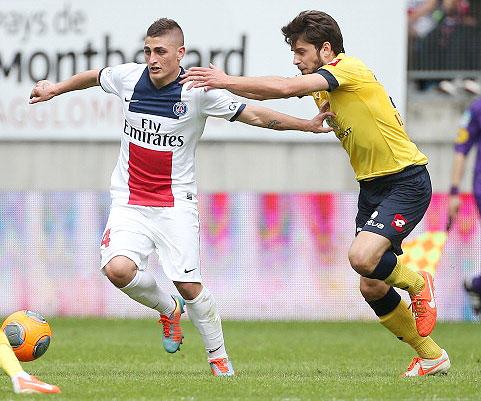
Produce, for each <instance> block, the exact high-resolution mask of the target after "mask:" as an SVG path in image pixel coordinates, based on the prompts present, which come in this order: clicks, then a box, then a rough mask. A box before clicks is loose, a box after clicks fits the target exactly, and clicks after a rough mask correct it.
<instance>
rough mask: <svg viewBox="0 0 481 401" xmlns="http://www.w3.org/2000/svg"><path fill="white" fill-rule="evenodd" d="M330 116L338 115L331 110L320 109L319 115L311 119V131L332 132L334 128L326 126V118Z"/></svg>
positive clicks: (317, 132)
mask: <svg viewBox="0 0 481 401" xmlns="http://www.w3.org/2000/svg"><path fill="white" fill-rule="evenodd" d="M328 117H336V115H335V114H334V113H332V112H330V111H324V112H323V111H322V110H321V111H320V112H319V114H317V116H315V117H314V118H313V119H312V120H311V121H310V126H311V128H310V129H309V131H311V132H314V133H315V134H321V133H326V132H331V131H333V129H332V128H331V127H329V126H327V127H324V120H325V119H326V118H328Z"/></svg>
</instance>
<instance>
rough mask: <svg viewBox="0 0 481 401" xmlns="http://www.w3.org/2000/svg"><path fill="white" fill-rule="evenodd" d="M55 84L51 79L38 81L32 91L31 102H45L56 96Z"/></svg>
mask: <svg viewBox="0 0 481 401" xmlns="http://www.w3.org/2000/svg"><path fill="white" fill-rule="evenodd" d="M54 88H55V84H53V83H52V82H50V81H38V82H37V83H36V84H35V86H34V87H33V89H32V92H31V93H30V100H29V103H30V104H34V103H39V102H45V101H47V100H50V99H52V98H53V97H54V96H55V91H54Z"/></svg>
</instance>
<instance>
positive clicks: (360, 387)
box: [0, 318, 481, 401]
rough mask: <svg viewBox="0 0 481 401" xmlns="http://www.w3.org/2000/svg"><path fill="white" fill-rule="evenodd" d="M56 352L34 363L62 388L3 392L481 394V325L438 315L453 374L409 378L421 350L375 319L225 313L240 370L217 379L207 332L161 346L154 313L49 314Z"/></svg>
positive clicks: (217, 396)
mask: <svg viewBox="0 0 481 401" xmlns="http://www.w3.org/2000/svg"><path fill="white" fill-rule="evenodd" d="M50 324H51V326H52V328H53V331H54V338H53V340H52V344H51V346H50V349H49V350H48V351H47V353H46V354H45V355H44V356H43V357H42V358H40V359H39V360H37V361H34V362H30V363H25V364H24V367H25V369H26V370H28V371H29V372H31V373H33V374H36V375H38V376H39V377H40V378H42V379H44V380H45V381H48V382H51V383H55V384H58V385H59V386H60V387H61V388H62V394H59V395H49V396H43V395H35V396H32V395H29V396H18V395H15V394H13V392H12V389H11V385H10V381H9V380H8V377H7V376H6V375H3V376H2V377H1V378H0V400H2V401H3V400H8V401H10V400H21V401H27V400H28V401H29V400H40V399H45V400H46V399H47V398H48V399H49V400H55V401H61V400H66V401H67V400H69V401H107V400H109V401H160V400H172V401H204V400H206V401H207V400H208V401H214V400H222V401H234V400H249V401H253V400H263V401H264V400H275V401H301V400H303V401H304V400H312V401H314V400H316V401H317V400H322V401H341V400H342V401H344V400H345V401H354V400H355V401H371V400H372V401H374V400H376V401H377V400H379V401H388V400H393V401H394V400H396V401H401V400H402V401H407V400H412V401H447V400H457V401H467V400H473V401H474V400H480V399H481V326H480V325H479V324H471V323H444V324H439V325H438V327H437V328H436V330H435V332H434V336H433V337H434V338H435V340H437V341H438V343H439V344H440V345H441V346H442V347H444V348H446V350H447V351H448V353H449V355H450V358H451V362H452V367H451V371H450V372H449V374H448V375H447V376H439V377H437V376H434V377H425V378H415V379H401V378H399V375H400V374H401V373H402V372H403V371H404V370H405V368H406V367H407V365H408V364H409V362H410V360H411V357H412V356H413V353H412V352H411V350H410V348H409V347H408V346H407V345H405V344H403V343H401V342H400V341H398V340H397V339H396V338H394V337H393V336H392V335H391V334H390V333H388V332H387V331H386V330H385V329H384V328H383V327H381V326H380V325H379V324H377V323H375V322H238V321H234V322H224V336H225V339H226V343H227V346H228V349H229V353H230V356H231V359H232V361H233V363H234V367H235V369H236V371H237V376H236V377H234V378H223V379H222V378H215V377H213V376H212V375H211V373H210V370H209V367H208V364H207V363H206V359H205V355H204V350H203V346H202V343H201V339H200V336H199V335H198V333H197V331H196V330H195V328H194V327H193V326H192V325H191V324H190V322H188V321H187V320H184V321H183V327H184V331H185V339H184V344H183V345H182V348H181V351H179V352H177V353H176V354H172V355H170V354H167V353H166V352H164V351H163V349H162V348H161V345H160V336H161V334H160V333H161V331H160V329H159V328H157V323H156V322H155V321H152V320H112V319H73V318H68V319H50Z"/></svg>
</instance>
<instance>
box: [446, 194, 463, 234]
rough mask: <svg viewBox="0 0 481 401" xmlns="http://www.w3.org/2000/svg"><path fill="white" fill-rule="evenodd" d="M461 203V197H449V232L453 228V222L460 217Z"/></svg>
mask: <svg viewBox="0 0 481 401" xmlns="http://www.w3.org/2000/svg"><path fill="white" fill-rule="evenodd" d="M460 204H461V201H460V199H459V195H449V198H448V226H447V230H449V229H450V228H451V225H452V223H453V221H454V220H455V219H456V217H458V212H459V205H460Z"/></svg>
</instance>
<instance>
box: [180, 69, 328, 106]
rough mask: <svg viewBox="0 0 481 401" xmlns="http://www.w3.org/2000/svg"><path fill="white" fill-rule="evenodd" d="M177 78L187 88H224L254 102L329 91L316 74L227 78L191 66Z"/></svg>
mask: <svg viewBox="0 0 481 401" xmlns="http://www.w3.org/2000/svg"><path fill="white" fill-rule="evenodd" d="M181 78H183V79H182V81H181V83H187V82H192V83H191V84H190V86H189V89H190V88H204V87H207V88H218V89H227V90H228V91H231V92H232V93H235V94H239V95H241V96H245V95H247V96H246V97H249V98H253V99H258V100H263V99H279V98H287V97H292V96H304V95H307V94H308V93H310V92H314V91H321V90H327V89H329V84H328V82H327V81H326V79H325V78H324V77H323V76H322V75H320V74H306V75H299V76H296V77H292V78H284V77H274V76H269V77H237V76H233V75H227V74H226V73H225V72H224V71H222V70H221V69H219V68H217V67H215V66H213V65H212V64H211V66H210V68H203V67H192V68H190V69H189V70H187V71H186V73H185V74H184V75H182V76H181ZM249 95H251V96H249ZM253 96H255V97H253Z"/></svg>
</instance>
